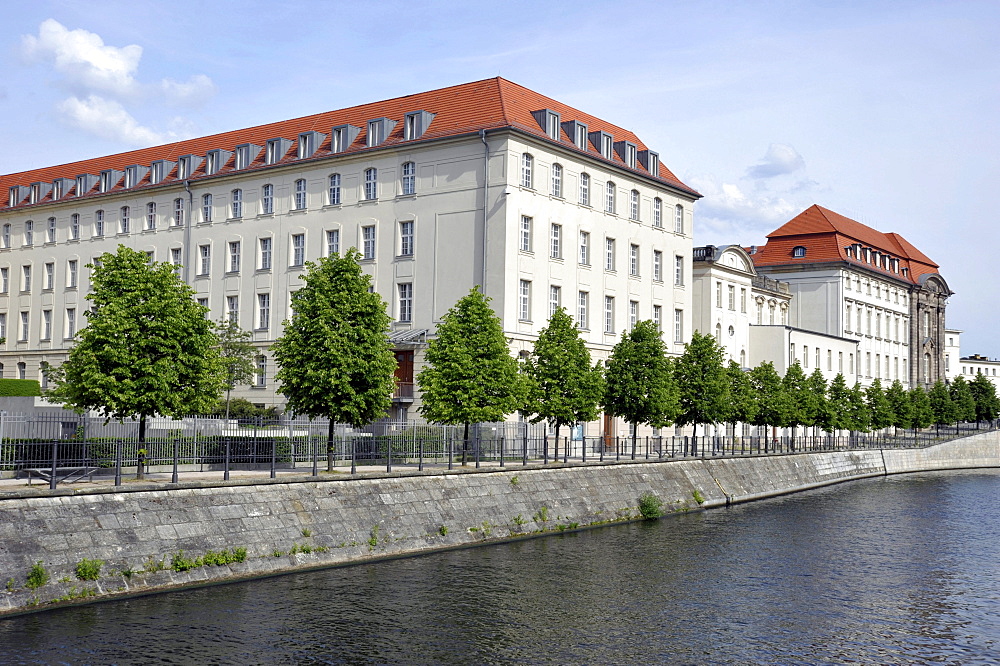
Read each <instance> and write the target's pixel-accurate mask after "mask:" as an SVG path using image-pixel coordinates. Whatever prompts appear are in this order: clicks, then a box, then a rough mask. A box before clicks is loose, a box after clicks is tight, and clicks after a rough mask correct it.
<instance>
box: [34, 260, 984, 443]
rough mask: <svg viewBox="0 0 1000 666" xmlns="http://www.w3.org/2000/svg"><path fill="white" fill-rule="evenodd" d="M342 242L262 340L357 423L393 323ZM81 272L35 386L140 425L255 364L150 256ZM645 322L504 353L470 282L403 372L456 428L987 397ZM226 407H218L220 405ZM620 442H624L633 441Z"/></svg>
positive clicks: (331, 407) (290, 379)
mask: <svg viewBox="0 0 1000 666" xmlns="http://www.w3.org/2000/svg"><path fill="white" fill-rule="evenodd" d="M358 259H359V255H358V253H357V252H356V251H355V250H350V251H348V252H347V253H346V254H345V255H344V256H343V257H328V258H323V259H321V260H319V261H318V262H316V263H311V262H310V263H309V264H307V271H306V273H305V274H304V276H303V282H304V286H303V288H302V289H300V290H299V291H297V292H296V293H295V296H294V300H293V314H292V317H291V319H290V320H289V321H286V322H284V332H283V334H282V336H281V337H280V338H279V339H278V340H277V341H276V342H275V344H274V346H273V347H272V348H271V352H272V354H273V356H274V359H275V361H276V362H277V364H278V366H279V370H278V372H277V375H276V380H277V381H278V383H279V388H278V391H279V392H280V393H282V394H283V395H284V396H285V397H286V399H287V407H288V409H289V410H290V411H292V412H294V413H298V414H304V415H307V416H309V417H310V418H317V417H323V418H328V419H329V420H330V429H329V431H328V442H329V447H330V451H331V452H332V447H333V434H334V430H333V428H334V424H335V423H347V424H350V425H352V426H355V427H360V426H363V425H366V424H368V423H371V422H372V421H374V420H376V419H378V418H380V417H381V416H383V415H384V414H385V413H386V412H387V410H388V408H389V406H390V403H391V396H392V392H393V387H394V380H393V374H394V371H395V368H396V362H395V359H394V357H393V354H392V350H391V348H390V346H389V342H388V339H387V337H386V331H387V330H388V329H389V326H390V323H391V319H390V317H389V315H388V314H387V312H386V306H385V303H384V302H383V301H382V299H381V297H380V296H379V295H378V294H376V293H374V292H373V291H370V287H371V279H370V278H369V277H368V276H367V275H365V274H364V273H363V272H362V271H361V268H360V265H359V263H358ZM91 268H92V269H93V289H92V292H91V293H90V294H89V295H88V299H90V300H91V301H92V306H91V308H90V311H89V312H87V313H86V314H87V317H88V325H87V327H86V328H83V329H82V330H81V331H80V332H79V333H78V335H77V340H76V342H75V344H74V346H73V347H72V349H71V350H70V354H69V358H68V360H67V361H66V362H65V363H64V364H63V365H62V366H61V367H59V368H46V369H45V371H46V372H47V373H48V376H49V378H50V380H51V381H52V383H53V385H54V388H53V389H52V390H50V391H48V392H47V395H48V396H49V397H50V398H51V399H53V400H54V401H57V402H61V403H64V404H66V405H67V406H68V407H70V408H72V409H76V410H79V411H84V410H95V411H97V412H98V413H100V414H102V415H104V416H106V417H107V418H111V419H115V420H122V419H126V418H135V419H138V421H139V424H140V426H139V429H140V440H143V439H144V435H145V425H146V419H147V418H148V417H149V416H151V415H154V414H162V415H165V416H182V415H186V414H191V413H204V412H206V411H210V410H211V409H212V408H213V407H214V404H215V402H216V401H217V400H218V398H219V395H220V394H221V393H222V391H224V390H225V391H226V397H227V404H228V397H229V391H231V390H232V388H233V387H234V386H235V385H237V384H239V383H244V382H247V381H249V380H250V378H251V377H252V376H253V372H254V367H253V356H254V355H255V354H256V351H255V350H254V347H253V345H252V344H251V343H250V341H249V334H248V333H246V332H244V331H242V330H240V329H239V327H238V326H237V325H236V324H235V323H233V322H221V323H219V324H212V322H209V321H208V320H207V319H206V314H207V309H206V308H205V307H204V306H201V305H198V304H197V303H196V302H195V300H194V294H193V292H192V290H191V288H190V287H188V286H187V285H185V284H184V283H183V282H182V281H181V280H180V278H179V277H178V276H177V274H176V272H175V268H176V267H175V266H172V265H170V264H167V263H162V262H161V263H155V262H154V263H150V262H149V261H148V259H147V258H146V256H145V255H144V254H142V253H140V252H136V251H134V250H130V249H128V248H125V247H123V246H119V248H118V251H117V253H115V254H110V253H109V254H105V255H104V256H103V257H102V258H101V262H100V263H98V264H96V265H94V266H91ZM666 351H667V350H666V348H665V345H664V343H663V341H662V340H661V338H660V334H659V331H657V329H656V327H655V325H654V324H653V323H652V322H650V321H643V322H639V323H637V324H636V326H635V327H633V329H632V330H631V331H629V332H628V333H626V334H624V335H623V336H622V339H621V340H620V342H619V343H618V344H617V345H616V346H615V347H614V349H613V351H612V353H611V355H610V357H609V359H608V360H607V362H606V363H605V364H602V363H599V362H598V363H594V362H593V359H592V358H591V356H590V353H589V351H588V350H587V348H586V345H585V344H584V341H583V340H582V339H581V337H580V334H579V331H578V329H577V328H576V327H575V325H574V323H573V320H572V318H571V317H570V316H569V315H568V314H567V313H566V312H565V310H563V309H559V310H557V311H556V312H555V313H554V314H553V315H552V317H551V318H550V319H549V322H548V325H547V326H546V327H545V328H544V329H543V330H542V331H541V333H540V335H539V337H538V339H537V340H536V341H535V344H534V347H533V349H532V350H531V352H530V353H528V354H527V355H526V356H524V357H523V359H522V361H521V362H518V361H517V360H516V359H514V358H513V357H512V356H511V355H510V351H509V344H508V341H507V340H506V338H505V336H504V333H503V328H502V325H501V322H500V320H499V318H497V316H496V315H495V314H494V312H493V310H492V308H491V307H490V305H489V299H488V298H486V297H485V296H484V295H483V294H481V293H480V292H479V291H478V289H473V290H472V291H471V292H470V293H469V294H468V295H466V296H465V297H463V298H462V299H460V300H459V302H458V303H456V305H455V306H454V307H453V308H452V309H451V310H449V311H448V313H447V314H446V315H445V316H444V318H443V320H442V322H441V324H440V326H439V327H438V330H437V334H436V336H435V337H434V339H433V340H432V341H431V343H430V345H429V348H428V350H427V354H426V358H425V360H426V364H425V367H424V368H423V370H422V371H421V372H420V373H419V375H418V377H417V381H418V383H419V385H420V388H421V391H422V407H421V410H422V413H423V415H424V416H425V417H426V418H427V419H428V420H430V421H433V422H437V423H446V424H460V425H464V426H465V439H466V440H468V429H469V425H470V424H472V423H477V422H487V421H500V420H503V419H504V418H505V417H506V416H507V415H509V414H511V413H513V412H516V411H520V412H522V413H524V414H526V415H528V416H529V417H530V418H531V420H532V421H534V422H539V421H543V420H544V421H547V422H549V423H551V424H552V425H553V426H554V427H555V430H556V435H557V441H558V435H559V432H560V429H561V428H562V427H564V426H568V425H570V424H574V423H577V422H580V421H592V420H594V419H596V418H597V417H598V415H599V414H600V413H601V412H602V411H603V412H604V413H607V414H610V415H613V416H616V417H620V418H622V419H623V420H625V421H626V422H628V423H630V424H632V426H633V428H632V431H633V437H635V431H636V429H637V428H636V426H638V425H639V424H647V425H650V426H653V427H665V426H668V425H672V424H676V425H682V426H683V425H693V426H694V427H695V429H696V431H697V426H698V425H710V424H718V423H732V424H736V423H745V424H753V425H757V426H770V427H792V428H796V427H814V428H820V429H823V430H825V431H828V432H831V431H837V430H851V431H867V430H870V429H881V428H885V427H890V426H895V427H897V428H909V427H927V426H929V425H931V424H934V423H939V424H944V423H951V422H954V421H956V420H983V419H988V420H992V419H993V418H996V415H997V411H998V400H997V397H996V393H995V391H994V387H993V384H992V383H991V382H990V381H989V380H988V379H986V378H985V377H983V376H981V375H980V376H978V377H977V378H976V379H975V381H973V382H971V383H970V382H965V381H964V380H963V379H962V378H961V377H958V378H957V379H956V380H955V381H954V382H953V383H952V385H951V386H950V387H946V386H945V385H944V384H942V383H939V384H938V385H935V386H934V388H933V389H932V390H931V391H929V392H925V391H923V389H921V388H919V387H917V388H914V389H913V390H911V391H908V392H907V391H906V390H904V389H903V387H902V385H901V384H900V383H899V382H894V383H893V384H892V385H891V386H889V387H888V389H885V390H883V388H882V386H881V384H880V383H879V381H878V380H876V381H875V382H874V383H873V384H872V385H871V386H869V387H868V388H866V389H862V388H861V386H860V385H858V384H855V385H854V386H853V387H848V385H847V383H846V381H845V379H844V377H843V376H842V375H838V376H837V377H836V378H835V379H834V380H833V381H832V382H830V383H829V385H828V384H827V382H826V380H825V379H824V377H823V375H822V373H821V372H820V371H819V370H816V371H814V372H813V373H812V374H811V375H809V376H806V375H805V374H804V372H803V371H802V368H801V367H800V366H798V365H797V364H796V365H793V366H792V367H791V368H790V369H789V370H788V371H787V372H786V374H785V376H784V377H781V376H780V375H779V374H778V373H777V372H776V371H775V369H774V367H773V365H772V364H770V363H763V364H761V365H760V366H758V367H756V368H754V369H753V370H751V371H750V372H744V371H743V370H742V369H741V368H739V367H738V366H737V365H736V364H735V363H733V362H730V363H729V365H728V366H726V365H724V363H723V359H724V354H723V350H722V349H721V347H720V346H719V345H718V344H717V343H716V341H715V339H714V338H712V337H711V336H708V335H701V334H700V333H698V332H695V333H694V335H693V336H692V340H691V342H690V343H689V344H688V345H687V347H686V350H685V352H684V353H683V354H682V355H681V356H680V357H677V358H673V359H672V358H670V357H668V356H667V353H666ZM227 411H228V410H227ZM633 442H634V440H633Z"/></svg>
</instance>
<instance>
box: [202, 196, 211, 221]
mask: <svg viewBox="0 0 1000 666" xmlns="http://www.w3.org/2000/svg"><path fill="white" fill-rule="evenodd" d="M201 221H202V222H211V221H212V195H211V194H205V195H203V196H202V197H201Z"/></svg>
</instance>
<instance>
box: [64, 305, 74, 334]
mask: <svg viewBox="0 0 1000 666" xmlns="http://www.w3.org/2000/svg"><path fill="white" fill-rule="evenodd" d="M74 335H76V308H66V337H67V338H72V337H73V336H74Z"/></svg>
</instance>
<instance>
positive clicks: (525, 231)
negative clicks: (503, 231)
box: [520, 215, 531, 252]
mask: <svg viewBox="0 0 1000 666" xmlns="http://www.w3.org/2000/svg"><path fill="white" fill-rule="evenodd" d="M520 247H521V252H531V218H530V217H528V216H527V215H522V216H521V244H520Z"/></svg>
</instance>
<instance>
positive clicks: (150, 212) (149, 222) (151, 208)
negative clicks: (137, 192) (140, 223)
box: [146, 201, 156, 231]
mask: <svg viewBox="0 0 1000 666" xmlns="http://www.w3.org/2000/svg"><path fill="white" fill-rule="evenodd" d="M153 229H156V204H155V203H154V202H152V201H150V202H149V203H148V204H146V231H152V230H153Z"/></svg>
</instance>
